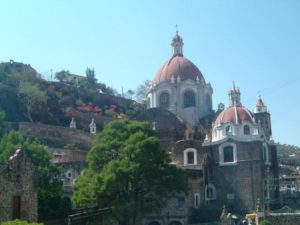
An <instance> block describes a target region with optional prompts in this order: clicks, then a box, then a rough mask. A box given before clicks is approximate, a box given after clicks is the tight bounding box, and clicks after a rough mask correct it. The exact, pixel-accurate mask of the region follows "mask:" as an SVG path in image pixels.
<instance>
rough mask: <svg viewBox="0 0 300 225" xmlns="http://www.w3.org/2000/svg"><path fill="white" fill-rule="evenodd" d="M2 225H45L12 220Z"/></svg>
mask: <svg viewBox="0 0 300 225" xmlns="http://www.w3.org/2000/svg"><path fill="white" fill-rule="evenodd" d="M1 225H43V223H28V222H27V221H24V220H12V221H7V222H4V223H1Z"/></svg>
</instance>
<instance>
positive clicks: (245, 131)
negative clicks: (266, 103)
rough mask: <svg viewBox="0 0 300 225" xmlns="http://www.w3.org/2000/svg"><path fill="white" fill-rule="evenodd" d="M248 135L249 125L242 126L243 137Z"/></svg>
mask: <svg viewBox="0 0 300 225" xmlns="http://www.w3.org/2000/svg"><path fill="white" fill-rule="evenodd" d="M249 134H250V127H249V125H245V126H244V135H249Z"/></svg>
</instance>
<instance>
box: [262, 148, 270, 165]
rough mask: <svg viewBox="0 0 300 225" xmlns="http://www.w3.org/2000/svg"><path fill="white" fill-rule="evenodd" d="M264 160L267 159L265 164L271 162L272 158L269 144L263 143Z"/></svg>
mask: <svg viewBox="0 0 300 225" xmlns="http://www.w3.org/2000/svg"><path fill="white" fill-rule="evenodd" d="M262 150H263V160H264V161H265V164H270V160H269V149H268V146H267V144H265V143H264V144H263V149H262Z"/></svg>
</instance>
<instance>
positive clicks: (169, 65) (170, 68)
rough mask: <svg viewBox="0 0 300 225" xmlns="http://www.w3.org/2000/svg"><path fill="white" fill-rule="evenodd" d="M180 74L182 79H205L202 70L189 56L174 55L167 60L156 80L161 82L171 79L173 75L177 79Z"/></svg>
mask: <svg viewBox="0 0 300 225" xmlns="http://www.w3.org/2000/svg"><path fill="white" fill-rule="evenodd" d="M178 76H179V78H180V80H181V81H183V80H188V79H191V80H194V81H196V80H197V79H199V80H204V78H203V75H202V74H201V72H200V70H199V69H198V68H197V67H196V66H195V65H194V64H193V63H192V62H191V61H190V60H188V59H187V58H185V57H183V56H179V55H176V56H173V57H172V58H171V59H170V60H168V61H167V62H165V63H164V64H163V65H162V66H161V67H160V69H159V70H158V72H157V73H156V76H155V78H154V82H155V83H156V84H159V83H160V82H163V81H171V79H172V77H174V79H177V78H178Z"/></svg>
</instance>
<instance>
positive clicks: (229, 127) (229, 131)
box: [225, 125, 232, 136]
mask: <svg viewBox="0 0 300 225" xmlns="http://www.w3.org/2000/svg"><path fill="white" fill-rule="evenodd" d="M225 134H226V136H228V135H232V127H231V126H230V125H228V126H226V127H225Z"/></svg>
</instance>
